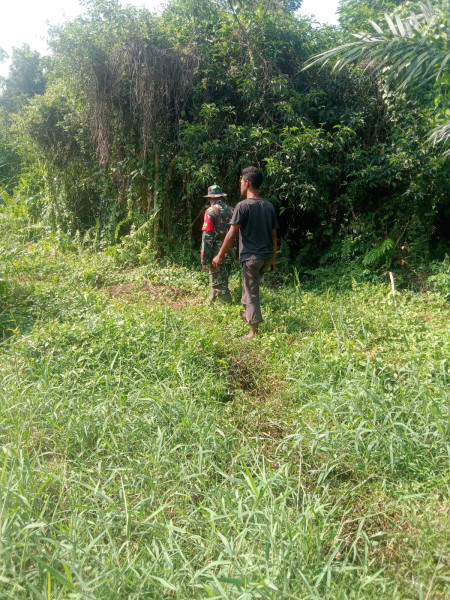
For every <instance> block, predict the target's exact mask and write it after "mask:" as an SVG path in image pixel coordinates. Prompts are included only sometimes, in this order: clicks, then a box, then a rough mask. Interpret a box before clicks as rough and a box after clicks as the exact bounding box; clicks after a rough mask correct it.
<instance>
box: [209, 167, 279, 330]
mask: <svg viewBox="0 0 450 600" xmlns="http://www.w3.org/2000/svg"><path fill="white" fill-rule="evenodd" d="M261 183H262V173H261V171H260V170H259V169H257V168H256V167H247V168H246V169H244V170H243V171H242V177H241V194H242V195H243V196H244V197H245V200H242V201H241V202H238V204H237V205H236V208H235V209H234V212H233V216H232V217H231V221H230V229H229V231H228V233H227V235H226V237H225V239H224V241H223V244H222V247H221V249H220V251H219V253H218V254H217V256H216V257H215V258H214V259H213V261H212V264H213V265H214V266H218V265H219V264H220V263H221V262H222V260H223V258H224V256H225V253H226V252H227V250H228V249H229V248H231V247H232V245H233V243H234V239H235V238H236V235H237V234H238V232H239V261H240V262H241V263H242V304H243V305H244V308H245V313H243V317H245V320H246V321H247V323H249V325H250V333H248V334H247V335H246V336H245V337H247V338H252V337H254V336H255V335H256V334H257V333H258V325H259V323H261V322H262V320H263V318H262V315H261V308H260V304H259V285H260V282H261V277H262V275H263V274H264V273H266V272H267V271H274V270H275V256H276V252H277V227H278V223H277V218H276V215H275V209H274V207H273V205H272V204H271V203H270V202H267V200H263V199H262V198H260V197H259V188H260V187H261Z"/></svg>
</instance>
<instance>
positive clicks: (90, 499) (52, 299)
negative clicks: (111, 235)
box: [0, 214, 450, 600]
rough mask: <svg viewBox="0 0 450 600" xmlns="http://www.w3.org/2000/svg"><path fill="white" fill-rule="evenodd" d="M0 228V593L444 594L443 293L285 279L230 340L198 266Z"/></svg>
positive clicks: (23, 226)
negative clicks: (125, 257) (259, 318)
mask: <svg viewBox="0 0 450 600" xmlns="http://www.w3.org/2000/svg"><path fill="white" fill-rule="evenodd" d="M0 227H1V229H2V242H1V251H2V259H1V266H0V270H1V271H0V272H1V278H2V279H1V283H0V285H1V287H0V292H1V295H0V303H1V305H0V324H1V327H2V331H1V335H2V341H1V345H0V352H1V362H0V377H1V380H2V385H1V388H0V419H1V428H0V441H1V452H0V552H1V555H2V561H1V563H0V598H17V599H21V598H24V599H25V598H36V599H41V598H46V599H48V598H54V599H58V598H80V599H86V598H93V599H94V598H95V599H112V598H127V599H133V598H135V599H138V598H155V599H161V598H186V599H193V598H207V597H211V598H223V599H227V600H228V599H231V598H236V599H238V598H239V599H242V600H244V599H250V598H262V599H277V600H278V599H279V598H282V599H286V600H289V599H291V598H292V599H294V598H295V599H298V598H304V599H306V598H308V599H319V598H320V599H322V598H329V599H330V600H331V599H333V600H335V599H338V598H339V599H357V598H360V599H362V598H364V599H366V598H374V599H375V598H377V599H378V598H386V599H388V598H389V599H392V598H394V599H403V598H417V599H419V598H428V599H431V598H445V597H447V596H446V593H447V592H448V589H447V587H446V586H448V576H447V574H448V569H449V553H448V550H449V547H448V534H447V532H448V530H449V520H448V514H449V513H448V491H449V490H448V481H449V404H448V378H449V372H448V368H449V364H448V356H449V355H450V352H449V350H450V347H449V339H450V336H448V322H449V321H448V304H447V303H446V300H445V297H444V295H442V294H439V293H438V292H436V293H432V292H423V293H412V292H408V291H406V290H401V291H400V295H399V298H398V308H397V310H396V311H394V310H393V307H392V298H391V297H390V295H389V286H388V283H387V282H385V283H367V282H366V283H364V282H362V281H355V280H353V281H352V280H351V279H349V281H348V282H347V283H346V284H345V285H344V283H343V284H342V285H341V287H340V289H339V290H333V289H332V288H327V289H322V288H321V287H320V286H318V287H317V288H316V289H314V287H312V286H311V285H310V286H309V288H308V289H304V288H303V287H302V285H301V281H300V276H299V275H298V273H296V274H295V277H294V278H291V281H289V280H288V276H287V275H286V276H285V278H286V282H284V283H283V282H282V281H281V279H280V281H279V283H278V286H277V287H272V286H267V287H265V288H264V290H263V291H264V306H263V311H264V314H265V317H266V322H265V324H264V326H263V327H262V335H261V337H260V338H259V339H257V340H254V341H253V342H251V343H249V342H248V341H247V340H241V339H240V334H241V333H242V332H241V330H242V328H243V327H244V324H242V323H241V321H240V319H238V318H237V314H238V306H237V305H232V306H230V307H228V306H227V307H220V308H215V309H214V310H211V309H209V308H208V307H207V306H205V305H204V304H203V302H202V300H203V299H204V297H205V296H206V294H207V289H206V285H207V284H206V277H205V276H204V275H203V273H201V272H192V271H190V270H188V269H184V268H180V267H177V266H171V265H167V266H165V267H162V266H158V265H157V264H155V263H153V264H150V265H142V266H139V267H137V268H136V269H133V270H124V269H123V268H122V267H120V265H119V264H118V263H117V261H115V260H113V258H111V257H110V256H108V255H105V254H94V253H92V252H90V251H89V250H88V249H83V248H81V247H80V246H78V245H76V244H73V243H72V242H70V241H69V240H67V239H66V238H61V237H58V236H54V235H53V236H52V235H50V234H48V233H47V234H46V235H45V236H42V232H40V233H39V231H38V230H37V228H33V227H30V226H29V225H28V224H27V223H26V222H24V221H22V220H21V219H20V216H17V217H16V218H15V219H12V218H11V217H10V218H9V221H7V220H6V217H5V215H4V214H2V218H1V220H0ZM232 283H233V286H234V287H235V288H237V286H238V273H237V272H236V273H235V274H234V275H233V278H232Z"/></svg>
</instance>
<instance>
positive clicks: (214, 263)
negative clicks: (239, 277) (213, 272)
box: [212, 255, 223, 268]
mask: <svg viewBox="0 0 450 600" xmlns="http://www.w3.org/2000/svg"><path fill="white" fill-rule="evenodd" d="M222 260H223V259H222V258H220V256H219V255H217V256H215V257H214V258H213V259H212V266H213V267H215V268H217V267H218V266H219V265H220V263H221V262H222Z"/></svg>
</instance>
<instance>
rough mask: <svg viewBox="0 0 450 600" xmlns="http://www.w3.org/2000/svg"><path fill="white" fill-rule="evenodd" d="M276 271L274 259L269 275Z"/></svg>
mask: <svg viewBox="0 0 450 600" xmlns="http://www.w3.org/2000/svg"><path fill="white" fill-rule="evenodd" d="M274 271H275V259H274V258H273V259H272V262H271V264H270V269H269V273H273V272H274Z"/></svg>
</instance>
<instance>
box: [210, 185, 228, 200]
mask: <svg viewBox="0 0 450 600" xmlns="http://www.w3.org/2000/svg"><path fill="white" fill-rule="evenodd" d="M221 196H226V194H224V193H223V192H222V190H221V189H220V187H219V186H218V185H210V186H209V188H208V193H207V194H206V196H205V198H220V197H221Z"/></svg>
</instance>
